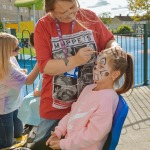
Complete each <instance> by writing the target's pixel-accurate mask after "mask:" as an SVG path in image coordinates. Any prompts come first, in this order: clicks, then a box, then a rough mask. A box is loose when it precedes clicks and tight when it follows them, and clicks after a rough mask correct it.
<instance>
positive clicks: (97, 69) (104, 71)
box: [93, 53, 110, 81]
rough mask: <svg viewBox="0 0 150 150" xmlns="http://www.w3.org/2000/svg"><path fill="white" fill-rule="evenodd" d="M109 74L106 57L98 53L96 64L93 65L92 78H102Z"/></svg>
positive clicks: (95, 79)
mask: <svg viewBox="0 0 150 150" xmlns="http://www.w3.org/2000/svg"><path fill="white" fill-rule="evenodd" d="M109 74H110V69H109V66H108V58H107V57H106V56H105V55H104V54H102V53H100V54H99V55H98V56H97V64H96V65H95V66H94V69H93V80H94V81H98V80H103V79H105V78H106V77H107V76H108V75H109Z"/></svg>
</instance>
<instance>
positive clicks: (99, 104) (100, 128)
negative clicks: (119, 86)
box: [55, 84, 119, 150]
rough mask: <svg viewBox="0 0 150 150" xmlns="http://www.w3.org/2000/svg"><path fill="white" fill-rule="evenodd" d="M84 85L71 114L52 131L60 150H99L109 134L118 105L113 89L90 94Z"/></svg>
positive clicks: (92, 86)
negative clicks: (58, 142)
mask: <svg viewBox="0 0 150 150" xmlns="http://www.w3.org/2000/svg"><path fill="white" fill-rule="evenodd" d="M94 87H95V85H94V84H92V85H88V86H86V87H85V88H84V90H83V91H82V93H81V94H80V96H79V98H78V100H77V102H76V103H74V104H73V105H72V110H71V112H70V113H69V114H67V115H66V116H65V117H64V118H63V119H62V120H61V121H60V122H59V125H58V126H57V127H56V128H55V134H56V135H57V136H58V137H59V138H60V137H61V136H65V139H62V140H60V147H61V149H62V150H101V149H102V147H103V145H104V143H105V141H106V139H107V136H108V133H109V132H110V130H111V126H112V119H113V115H114V112H115V110H116V107H117V104H118V100H119V98H118V95H117V93H116V92H115V91H114V90H113V89H105V90H100V91H93V90H92V89H93V88H94Z"/></svg>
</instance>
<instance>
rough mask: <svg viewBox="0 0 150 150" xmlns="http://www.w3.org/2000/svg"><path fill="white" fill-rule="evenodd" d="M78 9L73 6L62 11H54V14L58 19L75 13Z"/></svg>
mask: <svg viewBox="0 0 150 150" xmlns="http://www.w3.org/2000/svg"><path fill="white" fill-rule="evenodd" d="M79 9H80V7H77V6H75V7H74V8H71V9H69V10H68V11H66V12H64V13H60V12H55V16H56V17H57V18H58V19H66V18H68V17H70V16H71V15H72V14H74V13H76V12H77V11H78V10H79Z"/></svg>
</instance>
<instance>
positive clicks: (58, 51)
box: [34, 0, 119, 142]
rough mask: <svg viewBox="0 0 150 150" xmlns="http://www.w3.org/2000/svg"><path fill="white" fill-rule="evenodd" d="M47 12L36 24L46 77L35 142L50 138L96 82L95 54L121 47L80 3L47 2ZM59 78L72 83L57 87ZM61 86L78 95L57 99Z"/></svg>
mask: <svg viewBox="0 0 150 150" xmlns="http://www.w3.org/2000/svg"><path fill="white" fill-rule="evenodd" d="M45 11H46V13H47V14H46V15H45V16H44V17H42V18H41V19H40V20H39V21H38V22H37V24H36V28H35V31H34V43H35V50H36V56H37V61H38V65H39V69H40V72H41V73H42V74H43V85H42V93H41V103H40V116H41V122H40V125H39V128H38V133H37V136H36V138H35V142H36V141H39V140H40V139H43V138H45V139H46V138H48V137H49V136H50V133H51V131H52V130H53V129H54V127H55V126H56V125H57V124H58V122H59V120H60V119H61V118H62V117H63V116H64V115H66V114H67V113H68V112H70V107H71V104H72V103H73V102H74V101H76V99H77V98H78V96H79V94H80V93H81V91H82V89H83V88H84V87H85V86H86V85H88V84H91V83H92V82H93V81H92V69H93V66H94V61H95V59H96V53H98V52H100V51H102V50H103V49H105V48H110V47H116V48H117V47H118V44H117V42H116V41H115V39H114V36H113V35H112V33H110V32H109V31H108V29H107V28H106V27H105V25H104V24H103V23H102V22H101V20H100V19H99V18H98V17H97V16H96V14H95V13H94V12H92V11H90V10H86V9H81V8H80V5H79V3H78V1H77V0H45ZM118 51H119V50H118ZM82 70H84V71H82ZM86 73H88V78H87V77H86V78H85V76H86ZM58 76H67V77H68V78H70V79H69V80H71V82H70V83H69V84H65V83H64V84H63V82H59V83H61V84H59V83H57V84H55V81H56V78H58ZM62 79H63V78H62ZM87 79H88V80H87ZM58 86H59V88H60V89H62V88H63V87H65V88H69V87H71V88H72V87H74V89H77V92H76V93H75V96H70V97H71V98H72V97H73V98H72V99H68V100H66V101H63V99H62V97H57V98H56V96H55V93H56V89H57V87H58Z"/></svg>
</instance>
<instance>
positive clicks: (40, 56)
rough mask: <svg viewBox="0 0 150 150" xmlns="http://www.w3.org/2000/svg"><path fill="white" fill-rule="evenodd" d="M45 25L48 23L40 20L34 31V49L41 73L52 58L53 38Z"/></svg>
mask: <svg viewBox="0 0 150 150" xmlns="http://www.w3.org/2000/svg"><path fill="white" fill-rule="evenodd" d="M43 24H46V21H44V20H39V21H38V23H37V24H36V28H35V31H34V47H35V51H36V57H37V61H38V65H39V69H40V72H41V73H43V70H44V68H45V65H46V63H47V62H48V61H49V59H51V58H52V44H51V42H50V41H51V36H50V34H48V32H47V29H46V25H43ZM49 29H50V28H49ZM50 30H51V29H50Z"/></svg>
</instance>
